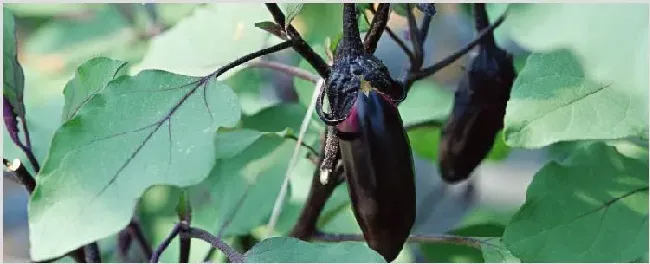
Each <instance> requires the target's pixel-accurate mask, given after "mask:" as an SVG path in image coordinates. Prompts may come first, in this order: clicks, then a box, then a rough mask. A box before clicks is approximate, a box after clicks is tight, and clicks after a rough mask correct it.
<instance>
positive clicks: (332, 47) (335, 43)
mask: <svg viewBox="0 0 650 264" xmlns="http://www.w3.org/2000/svg"><path fill="white" fill-rule="evenodd" d="M342 37H343V32H341V33H339V34H337V35H336V37H334V39H332V41H331V42H330V45H329V49H330V52H332V54H336V49H337V48H338V47H339V42H340V41H341V38H342Z"/></svg>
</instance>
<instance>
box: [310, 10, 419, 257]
mask: <svg viewBox="0 0 650 264" xmlns="http://www.w3.org/2000/svg"><path fill="white" fill-rule="evenodd" d="M343 12H344V15H343V37H342V39H341V41H340V42H339V45H338V47H337V50H336V54H335V57H334V63H333V65H332V71H331V74H330V76H329V78H327V80H326V89H325V91H324V92H322V93H321V94H320V96H319V100H318V101H317V106H316V111H317V113H318V115H319V116H320V118H321V119H322V120H323V121H324V122H325V123H326V124H327V125H328V126H330V127H331V129H333V130H334V132H335V133H328V136H332V137H335V138H333V139H330V140H328V142H330V143H328V144H338V148H337V147H336V146H330V147H327V148H326V149H327V150H329V151H326V153H325V159H324V160H325V161H331V160H332V159H331V158H329V157H332V156H333V155H335V153H333V151H336V150H338V149H340V152H341V160H342V163H343V168H344V171H345V172H344V174H345V177H346V180H347V183H348V192H349V195H350V198H351V201H352V208H353V212H354V216H355V218H356V220H357V222H358V224H359V226H360V227H361V230H362V231H363V236H364V238H365V241H366V243H367V244H368V246H369V247H370V248H372V249H373V250H375V251H377V252H378V253H379V254H381V255H382V256H383V257H384V258H385V259H386V261H389V262H390V261H392V260H394V259H395V258H396V257H397V255H398V254H399V252H400V251H401V250H402V247H403V245H404V242H405V241H406V239H407V238H408V236H409V234H410V231H411V227H412V226H413V222H414V221H415V173H414V168H413V160H412V154H411V148H410V144H409V141H408V137H407V135H406V133H405V131H404V127H403V123H402V119H401V117H400V115H399V112H398V110H397V106H396V102H395V100H394V99H393V98H401V96H402V95H401V93H402V87H401V84H400V83H398V82H396V81H394V80H393V79H392V78H391V76H390V74H389V72H388V69H387V68H386V66H385V65H384V64H383V62H381V61H380V60H379V59H377V58H376V57H375V56H374V55H372V54H368V53H366V52H365V51H364V49H363V43H362V42H361V38H360V36H359V29H358V25H357V14H356V12H357V11H356V8H355V6H354V4H345V5H344V11H343ZM325 95H327V99H328V102H329V105H330V107H329V108H330V112H329V113H325V112H324V111H323V110H322V107H323V99H324V96H325ZM331 171H332V162H323V165H322V166H321V173H322V174H324V175H327V174H328V173H329V172H331ZM323 182H327V179H326V176H325V179H323Z"/></svg>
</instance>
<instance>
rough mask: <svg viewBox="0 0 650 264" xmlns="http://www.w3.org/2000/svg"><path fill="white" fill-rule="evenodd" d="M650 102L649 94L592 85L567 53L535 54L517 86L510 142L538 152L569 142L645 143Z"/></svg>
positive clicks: (508, 126)
mask: <svg viewBox="0 0 650 264" xmlns="http://www.w3.org/2000/svg"><path fill="white" fill-rule="evenodd" d="M644 89H645V90H646V92H647V87H646V88H644ZM647 100H648V96H647V93H646V95H645V96H644V95H642V94H640V93H638V92H635V91H633V90H631V89H630V87H624V86H621V85H620V83H616V82H595V81H592V80H590V79H588V78H587V77H586V76H585V74H584V72H583V70H582V69H581V67H580V63H579V62H578V60H576V58H575V57H574V56H572V55H571V53H570V52H568V51H557V52H552V53H536V54H533V55H530V57H529V58H528V61H527V62H526V66H525V68H524V70H523V71H522V72H521V73H520V75H519V77H518V78H517V80H516V81H515V84H514V87H513V90H512V94H511V97H510V101H509V102H508V108H507V111H506V117H505V130H504V131H505V137H506V142H507V143H508V145H510V146H517V147H526V148H537V147H543V146H546V145H550V144H553V143H556V142H559V141H569V140H584V139H619V138H626V137H642V138H647V135H648V123H647V119H648V118H647V112H648V108H647Z"/></svg>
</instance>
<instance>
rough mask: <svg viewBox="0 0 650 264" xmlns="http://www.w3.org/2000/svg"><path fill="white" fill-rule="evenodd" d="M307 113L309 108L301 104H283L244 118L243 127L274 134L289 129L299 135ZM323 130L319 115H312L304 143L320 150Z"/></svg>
mask: <svg viewBox="0 0 650 264" xmlns="http://www.w3.org/2000/svg"><path fill="white" fill-rule="evenodd" d="M306 112H307V108H306V107H305V106H303V105H301V104H298V103H282V104H278V105H274V106H270V107H267V108H265V109H263V110H261V111H259V112H258V113H257V114H255V115H251V116H245V117H243V118H242V126H243V127H245V128H248V129H253V130H257V131H274V132H275V131H282V130H284V129H286V128H289V129H291V130H293V131H295V132H296V133H298V131H300V125H301V124H302V121H303V118H304V117H305V113H306ZM323 129H324V127H323V124H322V121H320V119H319V118H318V115H312V118H311V120H310V126H309V128H308V129H307V133H305V136H304V138H303V142H305V143H306V144H307V145H310V146H313V147H314V148H316V149H318V145H319V144H320V141H319V140H320V133H321V132H322V131H323Z"/></svg>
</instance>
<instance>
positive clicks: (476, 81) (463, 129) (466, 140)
mask: <svg viewBox="0 0 650 264" xmlns="http://www.w3.org/2000/svg"><path fill="white" fill-rule="evenodd" d="M474 7H475V8H474V12H475V17H476V29H477V30H478V31H480V30H482V29H484V28H486V27H487V26H488V23H489V22H488V19H487V13H486V11H485V4H475V5H474ZM515 78H516V72H515V68H514V65H513V62H512V56H511V55H510V54H508V53H507V52H506V51H505V50H502V49H500V48H499V47H498V46H497V45H496V43H495V41H494V36H493V35H492V33H490V35H488V36H487V37H486V38H484V39H483V41H482V42H481V43H480V47H479V52H478V55H477V56H476V57H475V58H474V59H473V61H472V63H471V65H470V67H469V69H468V71H467V73H466V74H465V76H464V78H463V79H462V80H461V82H460V84H459V87H458V89H457V90H456V92H455V97H454V107H453V110H452V113H451V115H450V117H449V119H448V121H447V123H446V124H445V126H444V128H443V130H442V137H441V142H440V149H439V155H438V157H439V158H438V162H439V164H440V172H441V175H442V178H443V180H445V181H446V182H447V183H451V184H454V183H458V182H460V181H463V180H465V179H467V178H469V177H470V174H471V173H472V172H473V171H474V169H476V167H477V166H478V165H479V164H480V163H481V161H482V160H483V159H484V158H485V157H486V156H487V154H488V153H489V152H490V149H492V146H493V145H494V140H495V137H496V135H497V133H498V132H499V131H500V130H501V129H502V128H503V118H504V116H505V113H506V104H507V102H508V100H509V99H510V90H511V88H512V84H513V82H514V80H515Z"/></svg>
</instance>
